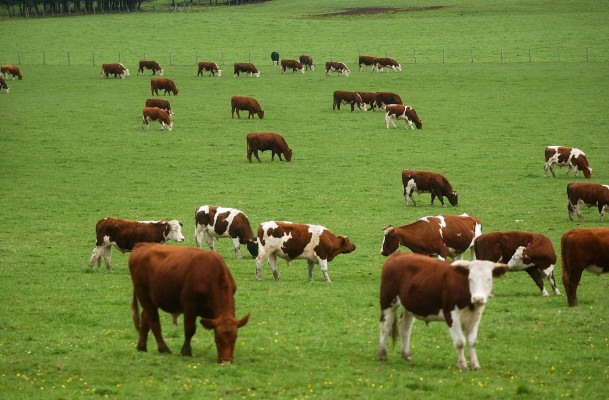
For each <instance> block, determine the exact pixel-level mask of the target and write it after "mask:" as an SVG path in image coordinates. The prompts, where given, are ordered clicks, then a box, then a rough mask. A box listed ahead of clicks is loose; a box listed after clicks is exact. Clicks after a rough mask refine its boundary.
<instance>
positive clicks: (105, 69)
mask: <svg viewBox="0 0 609 400" xmlns="http://www.w3.org/2000/svg"><path fill="white" fill-rule="evenodd" d="M100 74H101V77H102V78H103V77H104V76H105V77H106V78H108V77H109V76H110V75H114V78H116V77H117V76H118V77H120V78H121V79H125V77H126V76H129V70H128V69H127V68H125V66H124V65H123V64H119V63H114V64H102V67H101V72H100Z"/></svg>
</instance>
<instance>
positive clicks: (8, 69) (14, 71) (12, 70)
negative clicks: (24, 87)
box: [0, 64, 23, 80]
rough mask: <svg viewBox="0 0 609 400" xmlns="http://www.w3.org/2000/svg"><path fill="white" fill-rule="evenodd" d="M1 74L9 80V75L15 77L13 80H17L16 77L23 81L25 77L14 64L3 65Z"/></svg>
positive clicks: (0, 69)
mask: <svg viewBox="0 0 609 400" xmlns="http://www.w3.org/2000/svg"><path fill="white" fill-rule="evenodd" d="M0 74H2V75H4V77H5V78H8V74H11V75H12V76H13V80H15V77H17V78H19V80H22V79H23V75H22V74H21V71H20V70H19V67H18V66H16V65H12V64H4V65H2V66H1V67H0Z"/></svg>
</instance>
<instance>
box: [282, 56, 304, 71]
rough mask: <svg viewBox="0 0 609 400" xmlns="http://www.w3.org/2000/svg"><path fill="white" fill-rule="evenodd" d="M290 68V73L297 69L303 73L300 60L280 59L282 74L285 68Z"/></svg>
mask: <svg viewBox="0 0 609 400" xmlns="http://www.w3.org/2000/svg"><path fill="white" fill-rule="evenodd" d="M288 68H289V69H291V70H292V73H294V72H296V71H299V72H301V73H303V74H304V72H305V71H304V68H303V67H302V64H301V63H300V61H297V60H285V59H284V60H281V73H282V74H283V73H284V72H285V70H286V69H288Z"/></svg>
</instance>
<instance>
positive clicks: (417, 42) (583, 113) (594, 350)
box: [0, 0, 609, 399]
mask: <svg viewBox="0 0 609 400" xmlns="http://www.w3.org/2000/svg"><path fill="white" fill-rule="evenodd" d="M487 3H488V4H487ZM396 5H399V4H398V3H396ZM428 5H429V4H428V3H426V2H418V3H413V7H416V6H420V7H424V6H428ZM438 5H443V6H445V7H443V8H439V9H437V10H430V11H416V12H415V11H409V12H399V13H387V12H385V13H380V14H373V15H367V16H348V17H343V16H323V17H320V16H319V14H330V13H332V12H337V11H341V10H343V9H345V8H356V7H364V6H365V7H373V6H387V2H386V1H385V2H381V1H335V2H332V3H331V4H330V2H318V1H311V2H300V1H295V0H274V1H271V2H266V3H263V4H257V5H252V6H241V7H230V8H229V7H209V8H201V9H200V10H199V11H198V12H193V13H189V14H186V13H182V14H166V13H154V14H153V13H139V14H129V15H122V14H121V15H95V16H92V15H87V16H81V17H69V18H47V19H29V20H25V19H0V37H4V38H6V37H9V35H8V32H11V34H12V36H11V37H13V39H12V40H7V41H5V42H4V43H3V46H2V49H1V50H0V63H17V62H18V61H21V65H20V67H21V69H22V72H23V74H24V79H23V80H22V81H12V80H9V81H8V83H9V85H10V86H11V90H10V93H9V94H8V95H7V94H6V93H0V104H1V106H2V114H1V115H2V121H1V122H0V126H1V132H2V133H1V144H0V170H1V171H2V172H3V173H2V175H1V176H2V177H1V178H0V183H1V185H0V198H1V199H2V205H3V207H2V208H0V218H1V219H0V220H1V221H2V222H3V223H2V224H1V225H0V234H1V237H2V239H0V255H1V257H0V277H1V278H0V387H2V389H1V390H2V398H7V399H22V398H53V399H72V398H100V397H102V398H103V397H108V398H141V399H148V398H151V397H157V398H166V397H171V398H177V399H182V398H183V399H189V398H202V397H203V398H254V397H256V398H292V399H307V398H322V399H335V398H370V399H377V398H405V397H407V396H419V397H422V396H425V397H428V398H432V399H433V398H447V397H449V396H451V397H454V396H455V394H458V397H469V398H474V399H482V398H522V399H525V398H584V397H585V398H589V399H604V398H607V394H606V393H607V391H606V384H607V382H609V333H608V331H607V324H608V322H609V319H608V317H607V312H606V310H607V309H608V307H609V296H607V292H608V289H609V280H607V279H606V277H600V278H598V277H596V276H592V275H590V274H586V275H584V276H583V278H582V282H581V284H580V288H579V291H578V295H579V302H580V306H579V307H577V308H568V307H567V302H566V297H565V296H551V297H549V298H542V297H541V296H540V294H539V292H538V290H537V288H536V287H535V285H534V283H533V282H532V280H531V279H530V278H529V277H528V275H527V274H524V273H520V274H517V273H514V274H509V275H507V276H505V277H502V278H501V279H499V280H497V281H495V290H494V291H495V294H496V297H495V298H493V299H492V300H491V301H490V303H489V305H488V306H487V309H486V312H485V314H484V316H483V319H482V323H481V329H480V332H479V335H478V340H479V343H478V346H477V349H478V356H479V358H480V363H481V365H482V368H483V369H482V370H481V371H479V372H467V373H461V372H459V371H458V370H457V368H456V354H455V351H454V349H453V347H452V343H451V340H450V337H449V335H448V332H447V329H446V326H445V325H443V324H440V323H436V324H430V325H429V326H426V325H425V324H423V323H422V322H417V323H415V327H414V331H413V357H414V360H413V362H412V363H411V364H407V363H405V362H404V361H402V360H401V359H400V358H399V344H397V345H396V347H395V348H394V349H392V350H391V351H390V354H389V360H388V361H387V362H386V363H381V362H380V361H377V358H376V351H377V346H378V335H379V330H378V321H379V317H380V310H379V304H378V289H379V276H380V269H381V266H382V264H383V262H384V260H385V258H384V257H382V256H381V255H380V254H379V250H380V245H381V241H382V229H381V228H382V227H383V225H385V224H394V225H402V224H406V223H409V222H412V221H414V220H416V219H417V218H420V217H422V216H425V215H437V214H441V213H445V214H461V213H464V212H468V213H471V214H473V215H476V216H478V217H479V218H480V219H481V220H482V223H483V231H484V232H492V231H501V230H511V229H518V230H528V231H533V232H538V233H543V234H545V235H547V236H549V237H550V238H551V240H552V242H553V244H554V246H555V249H556V250H557V252H559V249H560V237H561V235H562V234H563V233H564V232H565V231H567V230H569V229H571V228H574V227H578V226H583V227H594V226H606V224H607V222H603V223H599V221H598V214H597V212H596V211H595V210H594V209H591V210H589V211H584V222H583V223H582V224H578V223H573V222H570V221H569V220H568V217H567V210H566V196H565V187H566V185H567V183H568V182H572V181H574V180H577V179H576V178H573V177H572V176H569V177H565V176H564V170H562V171H560V172H559V173H558V177H557V178H547V179H544V178H543V149H544V147H545V146H546V145H567V146H574V147H578V148H581V149H582V150H584V151H585V152H586V154H587V156H588V159H589V160H590V163H591V165H592V167H593V169H594V171H593V179H592V181H593V182H599V183H609V153H608V152H607V131H608V128H609V117H608V116H607V112H606V110H607V106H608V101H607V96H606V94H607V89H609V68H608V64H607V62H608V61H609V45H608V44H607V42H606V37H607V34H608V33H609V32H608V30H609V26H608V25H607V24H606V23H604V22H603V21H606V20H607V16H608V15H609V7H608V6H607V4H606V3H604V2H595V1H584V2H579V3H578V4H577V7H576V6H575V5H573V4H572V2H568V1H562V2H549V1H542V2H529V1H508V2H502V3H500V4H495V2H483V1H475V0H472V1H446V2H443V3H441V4H440V3H438ZM243 26H247V27H249V28H250V29H251V30H252V34H251V36H246V35H244V34H243V33H242V32H241V31H242V28H243ZM391 32H399V34H400V35H402V39H401V42H400V41H395V40H393V39H388V38H387V34H389V33H391ZM404 43H407V44H404ZM472 48H473V49H474V55H475V59H474V62H473V63H472V62H471V60H470V57H471V52H470V50H471V49H472ZM586 48H588V49H589V55H590V57H589V61H588V62H586V58H585V49H586ZM275 49H277V50H278V51H279V52H280V53H281V56H282V58H295V57H297V56H298V55H300V54H301V53H308V54H310V55H312V56H313V58H314V60H315V61H316V64H317V68H316V71H314V72H307V73H305V74H304V75H301V74H291V73H287V74H281V73H280V71H279V69H278V68H275V67H273V66H271V65H270V59H269V57H268V55H269V54H270V52H271V51H272V50H275ZM413 49H417V50H416V53H417V62H416V63H415V62H414V59H413V57H412V56H413ZM443 49H444V50H445V55H446V60H445V61H446V62H445V63H442V50H443ZM501 49H503V50H504V57H505V58H504V62H501V61H500V60H499V59H498V58H499V51H500V50H501ZM529 49H532V54H533V55H534V57H533V60H532V62H529V61H528V50H529ZM557 50H560V54H561V58H560V61H558V59H557ZM43 52H44V54H45V60H44V61H45V63H46V65H44V63H43V61H42V54H43ZM68 52H70V65H67V64H68V63H67V53H68ZM358 52H361V53H362V54H370V55H379V54H380V55H384V54H385V52H387V53H388V54H389V55H390V56H393V57H395V58H396V59H398V60H399V61H402V60H404V61H402V64H403V70H402V72H401V73H394V72H384V73H379V74H373V73H371V72H370V70H369V69H368V70H365V71H362V72H359V71H357V67H356V65H355V60H357V55H358ZM93 53H95V59H96V62H95V65H93V56H92V54H93ZM119 53H120V55H121V61H122V62H123V63H124V64H125V65H126V66H127V67H129V68H130V70H131V76H129V77H127V78H126V79H125V80H120V79H102V78H100V76H99V68H100V67H99V65H100V64H101V63H103V62H115V61H118V54H119ZM170 53H171V60H170V58H169V54H170ZM143 54H146V55H147V57H148V58H156V59H157V61H159V62H160V63H161V65H162V66H164V67H165V70H166V73H165V76H166V77H169V78H171V79H174V80H175V82H176V85H177V86H178V88H179V89H180V93H179V95H178V96H175V97H174V96H171V98H169V100H170V101H171V104H172V107H173V109H174V111H175V112H176V115H175V117H174V130H173V132H172V133H168V132H166V131H165V132H161V131H160V130H159V126H158V124H156V125H154V124H153V125H152V126H151V128H150V130H149V131H146V130H142V129H141V118H140V112H141V108H142V107H143V105H144V102H145V99H146V98H148V97H150V92H149V78H150V72H147V73H146V75H145V76H143V77H142V76H137V75H136V70H137V64H136V63H137V60H139V59H140V58H142V57H143ZM535 55H539V58H536V57H535ZM222 56H224V60H225V65H224V67H223V70H224V73H223V76H222V77H221V78H211V77H207V76H205V77H198V78H197V76H196V66H195V65H194V63H195V58H198V59H200V60H206V59H210V60H212V61H218V62H219V61H220V59H221V57H222ZM248 57H252V61H253V62H254V63H256V65H257V66H258V67H259V69H260V70H261V77H260V78H257V79H256V78H247V77H240V78H236V79H235V78H233V77H232V71H231V65H232V63H233V62H234V61H244V60H246V59H247V58H248ZM331 57H332V58H333V59H335V60H342V61H345V62H346V63H347V64H348V65H349V67H350V68H351V76H350V77H348V78H347V77H341V76H332V77H326V76H325V74H324V72H323V71H322V69H323V67H322V66H323V64H324V62H325V61H327V60H329V59H330V58H331ZM170 61H171V62H170ZM334 90H363V91H384V90H390V91H395V92H397V93H399V94H400V95H401V96H402V98H403V99H404V101H405V102H406V103H407V104H410V105H412V106H413V107H415V109H416V110H417V111H418V113H419V116H420V117H421V119H422V120H423V124H424V126H423V129H422V130H416V131H412V130H407V129H405V128H404V125H403V124H398V129H386V128H385V126H384V115H383V114H382V113H381V112H378V111H377V112H371V111H368V112H366V113H362V112H355V113H350V112H348V110H347V109H344V108H343V110H341V111H340V112H338V111H337V112H333V111H332V107H331V105H332V103H331V97H332V92H333V91H334ZM236 94H241V95H250V96H254V97H256V98H257V99H258V100H259V101H260V103H261V105H262V106H263V107H264V108H265V110H266V114H265V118H264V119H263V120H259V119H254V120H248V119H247V118H242V119H231V118H230V96H232V95H236ZM252 131H273V132H277V133H281V134H282V135H284V137H285V138H286V140H287V142H288V143H289V145H290V147H292V148H293V149H294V156H293V159H292V162H290V163H286V162H278V161H277V160H276V161H275V162H271V161H270V154H267V153H263V156H262V159H263V162H262V163H256V162H254V163H252V164H250V163H248V162H247V159H246V146H245V135H246V134H247V133H248V132H252ZM406 168H415V169H422V170H432V171H437V172H441V173H443V174H444V175H446V176H447V177H448V179H449V180H450V181H451V183H452V184H453V187H454V188H455V189H456V190H458V191H459V198H460V199H459V200H460V205H459V206H458V207H455V208H453V207H446V208H440V207H438V206H435V207H430V206H429V195H421V196H420V198H419V206H418V207H416V208H415V207H409V208H406V207H405V204H404V198H403V196H402V188H401V181H400V174H401V171H402V170H403V169H406ZM579 179H582V177H581V176H580V177H579ZM203 204H212V205H222V206H226V207H235V208H239V209H241V210H243V211H244V212H246V214H247V215H248V216H249V218H250V221H251V222H252V225H254V226H253V227H254V229H256V227H257V225H258V223H260V222H262V221H267V220H273V219H287V220H292V221H295V222H304V223H316V224H322V225H324V226H326V227H327V228H329V229H330V230H332V231H333V232H335V233H336V234H341V235H349V237H350V239H351V240H352V241H353V242H354V243H355V244H356V245H357V250H356V251H355V252H353V253H352V254H347V255H341V256H339V257H337V258H336V259H335V260H334V261H332V262H331V263H330V267H329V274H330V277H331V278H332V280H333V283H331V284H327V283H325V282H323V279H322V276H321V273H320V271H319V269H316V270H315V271H314V278H315V279H314V281H313V282H308V281H307V279H306V273H307V272H306V263H305V262H303V261H294V262H292V263H291V264H290V266H286V265H285V263H284V262H280V263H279V273H280V275H281V278H282V280H281V281H280V282H274V280H273V279H272V276H271V274H270V271H269V269H268V267H267V266H266V265H265V269H263V280H262V281H261V282H256V281H255V261H254V260H252V259H251V258H249V257H245V258H244V259H241V260H236V259H235V258H234V256H233V252H232V248H231V244H230V242H228V241H222V240H220V241H219V242H218V243H217V247H218V250H219V252H220V253H221V254H222V255H223V256H224V258H225V260H226V262H227V264H228V265H229V267H230V269H231V272H232V273H233V276H234V278H235V280H236V283H237V286H238V290H237V294H236V304H237V316H238V317H241V316H243V315H244V314H246V313H248V312H251V314H252V316H251V318H250V321H249V323H248V325H247V326H245V327H244V328H243V329H241V330H240V332H239V339H238V341H237V346H236V350H235V363H234V364H233V365H230V366H228V365H217V364H216V363H215V361H216V350H215V345H214V341H213V336H212V334H210V332H208V331H204V330H202V329H199V330H198V332H197V334H196V335H195V337H194V339H193V352H194V357H192V358H183V357H181V356H179V349H180V346H181V344H182V341H183V332H182V329H183V327H182V325H181V324H180V325H179V326H178V327H174V326H172V325H171V320H170V318H168V316H167V315H164V319H163V327H164V334H165V337H166V339H167V341H168V344H169V346H170V348H171V349H172V350H173V351H174V354H172V355H160V354H158V353H157V352H156V351H152V350H153V349H154V348H155V345H154V343H153V342H152V338H150V340H149V348H150V349H151V351H149V352H148V353H139V352H137V351H136V349H135V343H136V332H135V331H134V329H133V324H132V322H131V316H130V309H129V302H130V300H131V281H130V277H129V272H128V269H127V261H128V255H122V254H120V253H119V252H117V251H114V252H113V255H114V257H113V260H114V269H113V271H112V272H110V273H107V272H106V271H105V270H97V269H95V270H93V271H88V268H87V267H86V264H87V261H88V259H89V256H90V254H91V250H92V249H93V247H94V226H95V222H96V221H97V220H98V219H100V218H103V217H106V216H117V217H123V218H129V219H138V220H150V219H161V218H177V219H180V220H182V221H183V222H184V234H185V235H186V237H187V240H186V242H185V243H184V245H186V246H194V221H193V215H194V211H195V209H196V208H197V207H198V206H200V205H203ZM557 264H558V265H557V266H556V270H555V273H556V276H557V279H558V281H559V282H560V284H559V288H560V289H561V291H563V287H562V280H561V273H560V271H561V267H560V260H559V262H558V263H557ZM102 268H103V267H102ZM546 286H548V285H547V284H546Z"/></svg>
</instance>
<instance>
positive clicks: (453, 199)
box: [446, 191, 459, 207]
mask: <svg viewBox="0 0 609 400" xmlns="http://www.w3.org/2000/svg"><path fill="white" fill-rule="evenodd" d="M446 197H448V201H449V202H450V205H451V206H455V207H456V206H458V205H459V193H457V192H456V191H453V192H451V193H449V194H448V196H446Z"/></svg>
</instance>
